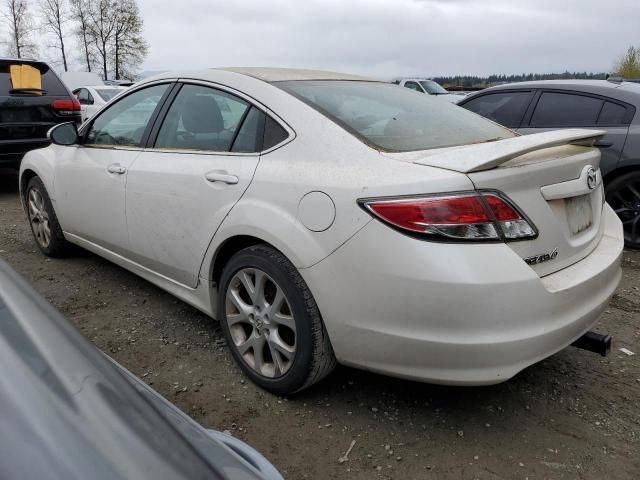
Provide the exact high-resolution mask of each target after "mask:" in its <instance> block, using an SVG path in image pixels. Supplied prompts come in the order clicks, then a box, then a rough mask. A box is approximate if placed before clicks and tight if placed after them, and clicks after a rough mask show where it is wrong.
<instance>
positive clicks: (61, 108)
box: [51, 97, 80, 115]
mask: <svg viewBox="0 0 640 480" xmlns="http://www.w3.org/2000/svg"><path fill="white" fill-rule="evenodd" d="M51 107H52V108H53V109H54V110H55V111H56V112H57V113H59V114H60V115H75V114H77V113H78V112H79V111H80V102H79V101H78V99H77V98H75V97H74V98H69V99H64V100H62V99H58V100H54V101H53V103H52V104H51Z"/></svg>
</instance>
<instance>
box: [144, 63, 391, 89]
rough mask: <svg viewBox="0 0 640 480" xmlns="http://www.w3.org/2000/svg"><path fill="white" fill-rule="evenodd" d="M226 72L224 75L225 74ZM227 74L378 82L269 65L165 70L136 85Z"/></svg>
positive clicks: (268, 79) (261, 78)
mask: <svg viewBox="0 0 640 480" xmlns="http://www.w3.org/2000/svg"><path fill="white" fill-rule="evenodd" d="M225 74H226V75H225ZM229 75H241V76H243V77H250V78H253V79H255V80H259V81H262V82H266V83H271V82H280V81H287V80H351V81H356V80H357V81H365V82H366V81H369V82H378V81H380V80H375V79H372V78H367V77H363V76H360V75H352V74H349V73H340V72H330V71H325V70H310V69H301V68H271V67H225V68H206V69H201V70H179V71H167V72H162V73H159V74H157V75H153V76H151V77H148V78H145V79H144V80H143V81H142V82H140V83H139V84H138V85H141V84H146V83H149V82H152V81H156V80H164V79H172V78H192V79H202V80H212V81H218V80H220V79H221V78H223V77H226V79H227V80H228V81H229V80H230V78H231V77H229Z"/></svg>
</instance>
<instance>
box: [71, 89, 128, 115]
mask: <svg viewBox="0 0 640 480" xmlns="http://www.w3.org/2000/svg"><path fill="white" fill-rule="evenodd" d="M126 89H127V87H122V86H116V85H93V86H86V87H80V88H76V89H75V90H73V94H74V95H75V96H76V98H77V99H78V101H79V102H80V110H81V112H82V121H83V122H84V121H86V120H87V119H88V118H89V117H92V116H93V115H94V114H95V113H96V112H97V111H98V110H100V109H101V108H102V107H103V106H104V105H105V104H106V103H107V102H109V101H110V100H111V99H113V98H115V97H117V96H118V95H120V94H121V93H122V92H123V91H125V90H126Z"/></svg>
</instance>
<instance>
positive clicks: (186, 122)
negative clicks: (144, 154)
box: [155, 85, 260, 152]
mask: <svg viewBox="0 0 640 480" xmlns="http://www.w3.org/2000/svg"><path fill="white" fill-rule="evenodd" d="M250 107H251V105H249V103H247V102H245V101H244V100H242V99H240V98H238V97H236V96H234V95H231V94H229V93H226V92H223V91H221V90H217V89H215V88H210V87H202V86H199V85H185V86H183V87H182V89H181V90H180V93H178V95H177V96H176V98H175V100H174V101H173V103H172V105H171V108H170V109H169V111H168V112H167V115H166V117H165V119H164V121H163V123H162V127H160V131H159V132H158V138H157V140H156V143H155V148H161V149H178V150H204V151H211V152H228V151H229V150H230V149H231V146H232V144H233V141H234V139H235V138H236V132H237V130H238V128H239V127H240V124H241V123H242V121H243V120H244V118H245V113H246V112H247V110H248V109H249V108H250ZM257 123H260V122H257ZM248 134H249V132H243V137H242V139H240V140H239V141H240V142H241V143H242V148H247V145H248V144H249V143H250V141H249V140H247V138H246V137H247V135H248ZM239 145H240V144H239ZM239 148H240V146H239Z"/></svg>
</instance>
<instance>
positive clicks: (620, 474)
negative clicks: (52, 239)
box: [0, 174, 640, 479]
mask: <svg viewBox="0 0 640 480" xmlns="http://www.w3.org/2000/svg"><path fill="white" fill-rule="evenodd" d="M15 182H16V179H15V177H14V176H9V175H6V174H0V258H2V259H4V260H7V261H8V262H9V263H10V264H11V265H12V266H13V267H14V268H15V269H16V270H17V271H18V272H19V273H21V274H22V275H23V276H25V277H26V279H27V280H28V281H30V282H31V283H32V284H33V285H34V286H35V288H36V289H37V290H38V291H40V292H41V293H42V294H43V295H44V296H45V297H46V298H47V299H48V300H49V301H50V302H52V303H53V304H54V305H55V306H56V307H57V308H59V309H60V310H61V311H62V312H63V313H64V314H65V315H66V316H67V317H68V318H69V319H70V320H71V321H72V322H73V323H74V324H75V325H76V326H77V327H78V328H79V329H80V330H81V331H82V332H83V333H84V335H85V336H86V337H88V338H89V339H90V340H91V341H92V342H94V343H95V344H96V345H97V346H98V347H99V348H101V349H102V350H104V351H105V352H107V353H108V354H109V355H111V356H112V357H114V358H115V359H116V360H117V361H118V362H120V363H122V364H123V365H124V366H125V367H127V368H128V369H130V370H131V371H132V372H134V373H135V374H136V375H138V376H140V377H142V378H144V380H145V381H146V382H147V383H149V384H150V385H152V386H153V388H155V389H156V390H157V391H158V392H160V393H161V394H162V395H164V396H165V397H166V398H168V399H169V400H170V401H172V402H174V403H175V404H177V405H178V406H179V407H180V408H181V409H182V410H184V411H185V412H187V413H188V414H190V415H191V416H193V417H194V418H195V419H196V420H198V421H199V422H200V423H202V424H203V425H205V426H207V427H211V428H216V429H219V430H227V429H228V430H231V431H232V432H233V433H234V435H236V436H238V437H239V438H241V439H243V440H245V441H247V442H248V443H250V444H251V445H253V446H255V447H256V448H258V449H259V450H260V451H261V452H263V453H264V454H265V455H266V456H267V457H268V458H269V459H270V460H271V461H272V462H273V463H274V464H275V465H276V466H277V467H278V468H279V469H280V470H281V471H282V472H283V474H284V475H285V477H286V478H291V479H304V478H309V479H337V478H350V479H352V478H353V479H369V478H397V479H413V478H434V479H436V478H437V479H446V478H451V479H461V478H465V479H466V478H481V479H497V478H505V479H514V478H521V479H525V478H529V479H535V478H538V479H542V478H545V479H546V478H554V479H555V478H559V479H564V478H567V479H568V478H584V479H602V478H612V479H626V478H629V479H635V478H638V472H639V471H640V400H639V399H640V362H639V360H640V313H639V312H640V307H639V305H640V295H639V292H638V289H637V286H640V282H639V279H640V273H639V272H638V267H639V266H640V254H639V253H637V252H626V253H625V261H624V279H623V282H622V285H621V287H620V289H619V291H618V294H617V296H616V297H615V299H614V301H613V302H612V304H611V307H610V309H609V310H607V312H606V313H605V314H604V315H603V317H602V319H601V321H600V323H599V325H598V326H597V330H598V331H601V332H608V333H610V334H612V335H613V337H614V350H613V353H612V355H611V356H610V357H608V358H601V357H598V356H597V355H595V354H591V353H588V352H583V351H580V350H577V349H573V348H568V349H566V350H564V351H562V352H560V353H558V354H557V355H554V356H553V357H551V358H549V359H547V360H545V361H543V362H541V363H539V364H537V365H534V366H532V367H530V368H528V369H527V370H525V371H524V372H522V373H521V374H520V375H518V376H517V377H516V378H514V379H513V380H511V381H509V382H506V383H504V384H501V385H497V386H493V387H482V388H447V387H437V386H433V385H426V384H420V383H414V382H407V381H402V380H396V379H392V378H388V377H384V376H380V375H373V374H369V373H365V372H361V371H358V370H353V369H348V368H339V369H338V370H337V371H336V372H335V373H334V374H333V375H331V376H330V377H329V378H328V379H327V380H325V381H323V382H321V383H320V384H319V385H317V386H315V387H314V388H312V389H310V390H308V391H305V392H303V393H302V394H300V395H297V396H295V397H292V398H290V399H284V398H278V397H275V396H273V395H270V394H268V393H265V392H263V391H261V390H260V389H258V388H257V387H255V386H254V385H253V384H251V383H249V382H248V381H246V380H245V379H244V378H243V377H242V375H241V373H240V371H239V370H238V369H237V368H236V367H235V366H234V365H233V363H232V361H231V357H230V355H229V354H228V352H227V350H226V346H225V345H224V340H223V338H222V335H221V332H220V330H219V328H218V326H217V325H216V323H215V322H213V321H212V320H210V319H209V318H208V317H206V316H205V315H203V314H201V313H199V312H198V311H196V310H195V309H193V308H191V307H189V306H187V305H186V304H184V303H182V302H180V301H179V300H176V299H175V298H174V297H172V296H171V295H169V294H167V293H164V292H163V291H161V290H159V289H157V288H155V287H154V286H152V285H150V284H149V283H147V282H145V281H144V280H142V279H140V278H138V277H136V276H134V275H133V274H130V273H128V272H127V271H125V270H123V269H121V268H119V267H117V266H115V265H113V264H111V263H109V262H107V261H105V260H102V259H100V258H99V257H97V256H94V255H92V254H90V253H87V252H83V251H79V252H78V253H77V254H75V255H73V256H72V257H70V258H67V259H63V260H49V259H46V258H45V257H43V256H42V255H41V254H40V252H39V251H38V250H37V248H36V246H35V244H34V242H33V240H32V238H31V233H30V231H29V228H28V225H27V222H26V220H25V216H24V213H23V212H22V210H21V208H20V204H19V200H18V196H17V192H16V188H15ZM620 347H625V348H628V349H629V350H631V351H634V352H636V353H637V355H635V356H627V355H626V354H624V353H622V352H621V351H620V350H619V348H620ZM352 440H356V444H355V446H354V448H353V450H352V451H351V453H350V455H349V460H348V461H347V462H344V463H339V462H338V459H339V458H340V457H341V456H342V455H344V453H345V451H346V450H347V448H348V447H349V445H350V443H351V441H352Z"/></svg>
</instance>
